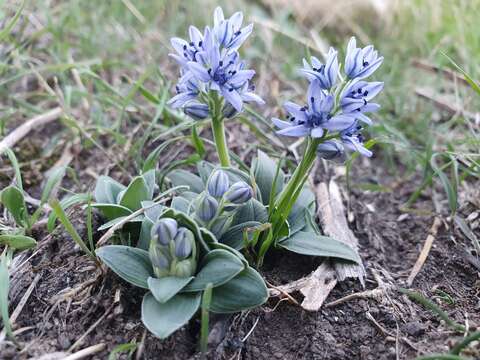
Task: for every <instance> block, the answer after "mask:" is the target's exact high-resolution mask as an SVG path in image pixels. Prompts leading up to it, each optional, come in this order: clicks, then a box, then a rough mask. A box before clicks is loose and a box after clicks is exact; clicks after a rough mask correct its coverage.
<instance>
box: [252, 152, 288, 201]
mask: <svg viewBox="0 0 480 360" xmlns="http://www.w3.org/2000/svg"><path fill="white" fill-rule="evenodd" d="M277 166H278V165H277V163H276V162H275V161H273V160H272V159H271V158H270V157H269V156H268V155H267V154H265V153H264V152H263V151H261V150H258V156H257V158H255V160H254V163H253V165H252V168H253V175H254V177H255V182H256V183H257V186H258V189H259V190H260V195H261V199H262V203H263V204H264V205H268V203H269V201H270V193H271V192H272V186H273V183H274V180H275V175H276V174H277ZM284 183H285V174H284V173H283V171H282V170H280V171H279V172H278V175H277V179H276V181H275V191H274V192H273V195H274V196H276V195H277V194H278V193H279V192H280V191H281V190H282V188H283V186H284Z"/></svg>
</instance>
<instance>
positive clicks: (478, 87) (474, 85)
mask: <svg viewBox="0 0 480 360" xmlns="http://www.w3.org/2000/svg"><path fill="white" fill-rule="evenodd" d="M441 53H442V55H443V56H445V57H446V58H447V59H448V60H449V61H450V62H451V63H452V64H453V66H455V67H456V68H457V70H458V71H460V72H461V73H462V74H463V76H465V80H467V82H468V84H469V85H470V87H471V88H472V89H473V90H475V91H476V92H477V94H478V95H480V85H479V84H478V83H477V82H476V81H475V80H473V78H472V77H471V76H470V75H469V74H468V73H467V72H466V71H465V70H463V69H462V68H461V67H460V66H459V65H457V63H456V62H455V61H454V60H453V59H452V58H451V57H449V56H448V55H447V54H445V53H443V52H441Z"/></svg>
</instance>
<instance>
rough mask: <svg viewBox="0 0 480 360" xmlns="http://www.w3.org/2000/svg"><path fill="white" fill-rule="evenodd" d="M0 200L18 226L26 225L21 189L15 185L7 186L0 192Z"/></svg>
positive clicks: (26, 214) (26, 215)
mask: <svg viewBox="0 0 480 360" xmlns="http://www.w3.org/2000/svg"><path fill="white" fill-rule="evenodd" d="M0 200H1V202H2V204H3V205H4V206H5V208H7V210H8V211H9V212H10V214H12V216H13V218H14V219H15V222H16V223H17V224H18V225H20V226H26V224H27V217H28V213H27V208H26V205H25V199H24V197H23V193H22V191H21V190H20V189H18V188H17V187H15V186H9V187H7V188H5V189H3V190H2V192H1V193H0Z"/></svg>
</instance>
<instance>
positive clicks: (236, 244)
mask: <svg viewBox="0 0 480 360" xmlns="http://www.w3.org/2000/svg"><path fill="white" fill-rule="evenodd" d="M259 225H261V223H259V222H258V221H247V222H244V223H242V224H238V225H235V226H232V227H231V228H230V229H228V230H227V232H225V233H224V234H223V235H222V237H221V238H220V240H219V241H220V242H221V243H223V244H227V245H228V246H230V247H232V248H234V249H235V250H240V249H242V248H243V246H244V245H245V244H244V241H243V233H244V230H245V229H247V228H254V227H257V226H259Z"/></svg>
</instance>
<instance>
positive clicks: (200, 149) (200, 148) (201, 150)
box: [192, 124, 205, 158]
mask: <svg viewBox="0 0 480 360" xmlns="http://www.w3.org/2000/svg"><path fill="white" fill-rule="evenodd" d="M192 144H193V146H194V147H195V150H196V152H197V154H198V155H200V157H202V158H203V157H205V144H204V143H203V141H202V138H201V137H200V136H198V132H197V124H193V126H192Z"/></svg>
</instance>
